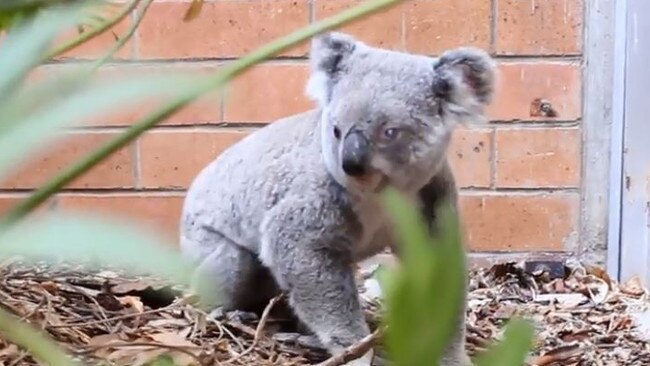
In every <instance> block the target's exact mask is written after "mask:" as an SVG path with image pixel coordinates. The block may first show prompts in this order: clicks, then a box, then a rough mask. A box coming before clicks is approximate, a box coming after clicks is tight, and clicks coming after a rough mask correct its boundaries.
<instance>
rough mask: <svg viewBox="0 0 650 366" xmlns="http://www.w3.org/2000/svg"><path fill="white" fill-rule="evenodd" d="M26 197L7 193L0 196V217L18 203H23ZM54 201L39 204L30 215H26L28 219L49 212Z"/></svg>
mask: <svg viewBox="0 0 650 366" xmlns="http://www.w3.org/2000/svg"><path fill="white" fill-rule="evenodd" d="M27 197H29V195H28V194H22V193H21V194H15V193H14V194H12V193H9V194H2V195H0V217H2V216H3V215H4V214H6V213H8V212H9V211H10V210H11V209H13V208H14V207H15V206H17V205H18V204H19V203H21V202H22V201H24V200H25V199H26V198H27ZM55 201H56V199H54V198H50V199H48V200H47V201H45V202H43V203H41V204H40V205H39V206H38V207H36V208H35V209H34V210H33V211H32V212H31V213H29V214H28V217H34V216H35V215H38V214H40V213H44V212H48V211H50V210H51V209H52V207H53V206H54V204H55Z"/></svg>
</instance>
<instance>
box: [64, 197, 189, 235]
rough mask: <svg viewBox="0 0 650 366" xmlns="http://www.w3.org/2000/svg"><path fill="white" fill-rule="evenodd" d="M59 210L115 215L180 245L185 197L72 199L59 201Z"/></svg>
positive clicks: (65, 198) (66, 198) (67, 198)
mask: <svg viewBox="0 0 650 366" xmlns="http://www.w3.org/2000/svg"><path fill="white" fill-rule="evenodd" d="M58 200H59V203H58V205H57V209H62V210H66V211H68V210H70V211H73V212H80V211H81V212H89V213H99V214H105V215H113V216H115V217H116V218H118V219H122V220H124V219H131V220H135V224H139V225H140V226H141V227H142V228H143V229H144V230H150V231H151V232H152V233H153V234H155V235H159V234H160V235H163V236H165V237H166V238H168V240H170V244H177V242H178V239H177V238H178V229H179V223H180V213H181V209H182V205H183V197H182V196H180V195H178V196H177V195H173V196H172V195H165V194H159V193H141V194H137V195H125V194H121V195H120V194H106V195H71V194H64V195H60V196H59V197H58Z"/></svg>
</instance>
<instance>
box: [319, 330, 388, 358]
mask: <svg viewBox="0 0 650 366" xmlns="http://www.w3.org/2000/svg"><path fill="white" fill-rule="evenodd" d="M383 334H384V329H383V328H382V327H379V328H377V329H376V330H375V331H374V332H372V333H371V334H370V335H367V336H366V337H365V338H363V339H362V340H360V341H359V342H357V343H355V344H353V345H352V346H350V347H348V348H346V349H345V350H344V351H343V353H341V354H338V355H336V356H333V357H330V358H328V359H327V360H325V361H323V362H321V363H319V364H318V366H340V365H344V364H346V363H347V362H350V361H352V360H356V359H357V358H360V357H361V356H363V355H365V354H366V353H367V352H368V351H370V349H372V347H373V346H374V345H375V342H376V341H377V339H379V338H380V337H381V336H382V335H383Z"/></svg>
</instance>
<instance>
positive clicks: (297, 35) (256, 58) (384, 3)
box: [0, 0, 402, 229]
mask: <svg viewBox="0 0 650 366" xmlns="http://www.w3.org/2000/svg"><path fill="white" fill-rule="evenodd" d="M400 1H402V0H376V1H367V2H365V3H363V4H361V5H358V6H355V7H353V8H350V9H348V10H346V11H343V12H340V13H339V14H337V15H335V16H332V17H329V18H326V19H323V20H321V21H319V22H316V23H313V24H311V25H309V26H306V27H304V28H302V29H300V30H297V31H295V32H293V33H291V34H289V35H287V36H284V37H282V38H278V39H276V40H274V41H272V42H270V43H267V44H266V45H264V46H262V47H260V48H258V49H257V50H256V51H254V52H252V53H249V54H248V55H246V56H244V57H242V58H240V59H239V60H237V61H234V62H231V63H230V64H228V65H226V66H225V67H224V68H223V69H222V70H221V71H219V72H217V73H216V74H214V75H212V76H210V77H209V78H207V79H205V81H204V82H202V83H200V84H197V85H196V87H194V88H192V89H190V90H187V91H186V92H185V93H183V94H182V95H180V96H178V97H176V99H175V100H172V101H171V102H169V103H168V104H167V105H164V106H162V107H161V108H160V109H158V110H156V111H154V112H152V113H150V114H149V115H148V116H146V117H144V118H143V119H141V120H140V121H139V122H137V123H135V124H134V125H132V126H130V127H129V128H127V129H126V131H124V132H123V133H122V134H120V135H118V136H117V137H115V138H114V139H112V140H110V141H108V142H107V143H106V144H104V145H103V146H100V147H99V148H98V149H97V150H95V151H93V152H92V153H90V154H88V155H86V156H85V157H83V158H81V159H80V160H79V161H78V162H76V163H75V164H74V165H72V166H70V167H69V168H68V169H66V170H64V171H63V172H61V173H60V174H59V175H57V176H56V177H54V178H53V179H51V180H50V181H49V182H47V183H46V185H44V186H43V187H41V188H39V189H38V190H36V191H35V192H34V193H32V194H31V195H30V196H29V197H28V198H27V199H26V200H24V201H23V202H21V203H20V204H18V205H17V206H16V207H14V208H13V209H12V210H11V211H9V212H8V213H7V214H6V215H5V216H4V217H2V218H0V229H2V228H3V227H7V226H9V225H11V224H13V223H15V222H17V221H19V220H20V219H22V218H23V217H25V216H26V215H27V214H28V213H29V212H31V211H32V210H33V209H34V208H36V207H37V206H39V205H40V204H41V203H43V202H45V201H46V200H47V199H48V198H49V197H50V196H52V195H53V194H55V193H56V192H57V191H58V190H60V189H61V188H63V187H65V186H66V185H67V184H68V183H70V182H71V181H73V180H74V179H76V178H77V177H79V176H81V175H82V174H84V173H85V172H86V171H88V170H89V169H90V168H92V167H93V166H95V165H96V164H97V163H99V162H101V161H102V160H103V159H105V158H106V157H107V156H109V155H110V154H112V153H114V152H116V151H118V150H119V149H121V148H122V147H124V146H126V145H127V144H129V143H130V142H131V141H133V140H135V139H136V138H137V137H138V136H140V135H141V134H142V133H143V132H145V131H146V130H148V129H149V128H151V127H153V126H155V125H156V124H157V123H159V122H161V121H162V120H164V119H166V118H167V117H169V116H171V115H172V114H174V113H175V112H177V111H178V110H180V109H181V108H183V107H185V106H186V105H187V104H188V103H190V102H191V101H193V100H194V99H196V98H198V97H200V96H201V95H203V94H204V93H207V92H209V91H211V90H212V89H216V88H218V87H220V86H222V85H223V84H225V83H226V82H228V81H229V80H230V79H232V78H233V77H235V76H237V75H239V74H241V73H242V72H244V71H246V70H247V69H248V68H250V67H252V66H254V65H256V64H258V63H259V62H261V61H264V60H265V59H267V58H269V57H272V56H274V55H276V54H278V53H280V52H282V51H283V50H285V49H287V48H289V47H291V46H293V45H295V44H297V43H300V42H302V41H306V40H307V39H309V38H311V37H313V36H315V35H317V34H319V33H322V32H324V31H327V30H329V29H331V28H335V27H339V26H342V25H344V24H347V23H349V22H351V21H353V20H356V19H357V18H360V17H363V16H366V15H369V14H371V13H373V12H377V11H379V10H381V9H383V8H386V7H388V6H390V5H394V4H396V3H398V2H400Z"/></svg>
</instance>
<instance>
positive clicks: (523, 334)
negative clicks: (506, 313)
mask: <svg viewBox="0 0 650 366" xmlns="http://www.w3.org/2000/svg"><path fill="white" fill-rule="evenodd" d="M533 336H534V329H533V327H532V326H531V325H530V324H529V323H528V322H526V321H524V320H521V319H516V318H515V319H512V320H510V322H509V323H508V325H507V326H506V328H505V330H504V334H503V340H502V341H501V342H499V343H497V344H496V345H494V346H492V347H490V348H489V349H488V350H487V351H485V352H484V353H483V354H481V355H479V357H477V359H476V360H475V362H474V363H475V364H476V366H522V365H524V361H525V360H526V356H527V355H528V352H529V351H530V349H531V347H532V342H533Z"/></svg>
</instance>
